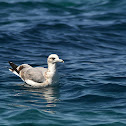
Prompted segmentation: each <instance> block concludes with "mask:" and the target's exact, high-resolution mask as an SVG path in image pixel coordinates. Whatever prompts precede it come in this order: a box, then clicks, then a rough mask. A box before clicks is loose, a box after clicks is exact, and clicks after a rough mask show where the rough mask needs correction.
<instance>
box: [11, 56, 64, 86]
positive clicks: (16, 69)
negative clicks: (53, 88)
mask: <svg viewBox="0 0 126 126" xmlns="http://www.w3.org/2000/svg"><path fill="white" fill-rule="evenodd" d="M57 62H64V61H63V60H62V59H59V57H58V55H56V54H51V55H50V56H49V57H48V59H47V63H48V68H44V67H34V68H33V67H32V66H30V65H28V64H22V65H20V66H17V65H15V64H14V63H12V62H9V64H10V66H11V67H12V68H10V69H9V70H10V71H11V72H13V73H14V74H16V75H17V76H19V77H20V78H21V79H22V80H23V81H24V82H25V83H27V84H29V85H31V86H33V87H45V86H48V85H51V84H55V83H57V82H58V73H57Z"/></svg>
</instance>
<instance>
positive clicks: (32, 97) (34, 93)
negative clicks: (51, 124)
mask: <svg viewBox="0 0 126 126" xmlns="http://www.w3.org/2000/svg"><path fill="white" fill-rule="evenodd" d="M21 87H22V86H21ZM16 92H17V91H16ZM16 96H18V97H20V96H23V97H25V99H24V100H23V99H22V100H23V103H22V102H21V101H20V104H23V105H25V107H31V108H34V109H35V108H37V109H41V110H42V111H44V112H49V113H55V107H56V105H57V102H58V101H59V87H45V88H32V87H25V86H24V87H23V90H22V91H21V90H20V92H19V90H18V92H17V93H16ZM21 106H22V105H21Z"/></svg>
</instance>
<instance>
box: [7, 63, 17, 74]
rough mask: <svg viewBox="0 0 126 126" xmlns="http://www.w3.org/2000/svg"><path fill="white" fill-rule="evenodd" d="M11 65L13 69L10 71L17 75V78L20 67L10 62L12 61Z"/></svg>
mask: <svg viewBox="0 0 126 126" xmlns="http://www.w3.org/2000/svg"><path fill="white" fill-rule="evenodd" d="M9 64H10V66H11V67H12V68H9V70H10V71H11V72H13V73H14V74H16V75H17V76H19V71H18V70H17V67H18V66H17V65H16V64H14V63H13V62H10V61H9Z"/></svg>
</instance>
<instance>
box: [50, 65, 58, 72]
mask: <svg viewBox="0 0 126 126" xmlns="http://www.w3.org/2000/svg"><path fill="white" fill-rule="evenodd" d="M56 67H57V65H56V63H54V64H52V63H48V70H49V72H53V73H55V72H56Z"/></svg>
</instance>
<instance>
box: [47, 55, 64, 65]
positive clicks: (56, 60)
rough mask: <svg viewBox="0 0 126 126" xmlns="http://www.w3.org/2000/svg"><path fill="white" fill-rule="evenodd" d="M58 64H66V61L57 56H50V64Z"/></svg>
mask: <svg viewBox="0 0 126 126" xmlns="http://www.w3.org/2000/svg"><path fill="white" fill-rule="evenodd" d="M57 62H62V63H64V61H63V60H62V59H59V56H58V55H57V54H51V55H49V57H48V63H52V64H55V63H57Z"/></svg>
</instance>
